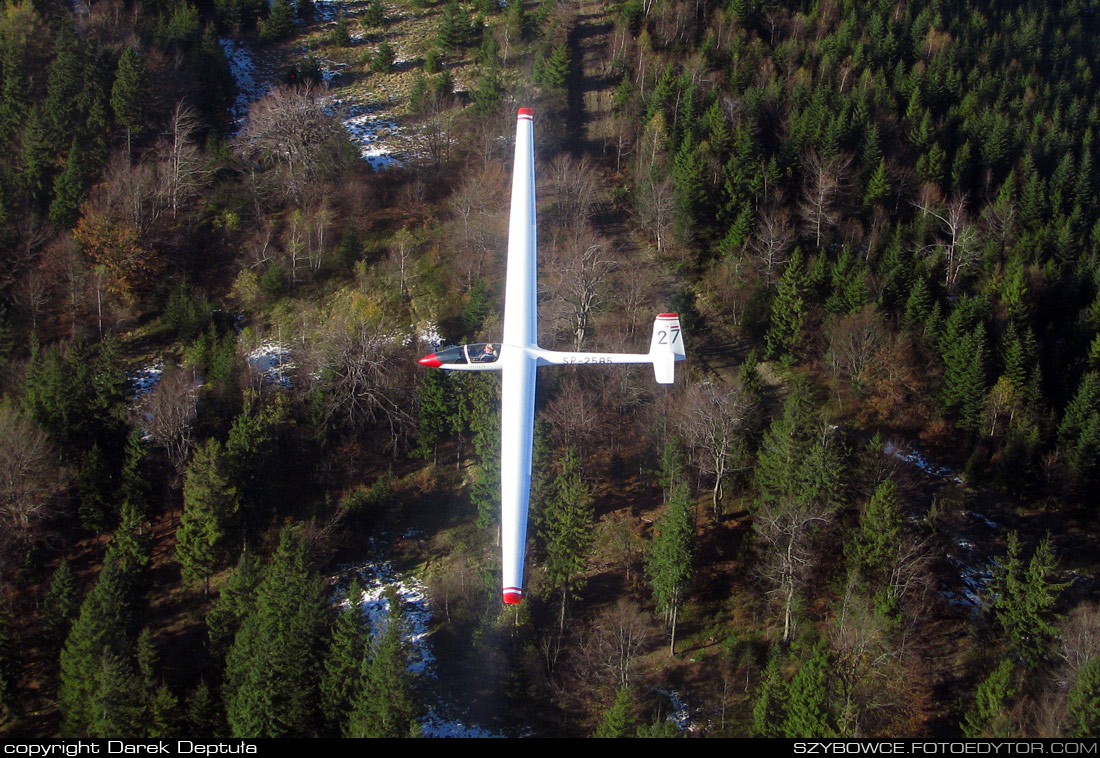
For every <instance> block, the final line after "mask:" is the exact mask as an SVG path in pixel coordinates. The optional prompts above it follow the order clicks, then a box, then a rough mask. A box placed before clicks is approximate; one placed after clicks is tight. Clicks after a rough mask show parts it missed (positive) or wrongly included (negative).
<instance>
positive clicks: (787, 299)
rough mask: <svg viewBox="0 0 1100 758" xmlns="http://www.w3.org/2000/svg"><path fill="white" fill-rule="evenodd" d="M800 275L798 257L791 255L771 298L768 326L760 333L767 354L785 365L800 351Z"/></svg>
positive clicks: (802, 308) (802, 285) (802, 288)
mask: <svg viewBox="0 0 1100 758" xmlns="http://www.w3.org/2000/svg"><path fill="white" fill-rule="evenodd" d="M804 276H805V275H804V274H803V272H802V256H801V255H799V254H795V256H794V257H792V258H791V260H790V262H789V263H787V266H786V268H784V269H783V276H781V277H780V278H779V284H778V285H777V286H776V290H775V299H774V300H773V301H772V311H771V322H770V326H769V327H768V333H767V334H766V335H765V336H764V341H765V343H767V346H768V357H769V358H778V359H780V360H782V361H783V362H785V363H788V364H789V363H795V362H797V360H798V358H799V356H800V354H801V348H802V339H803V335H802V330H803V322H804V321H805V309H806V305H805V300H804V298H803V293H804V292H805V288H806V284H805V281H804Z"/></svg>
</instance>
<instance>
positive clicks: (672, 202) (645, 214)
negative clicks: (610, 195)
mask: <svg viewBox="0 0 1100 758" xmlns="http://www.w3.org/2000/svg"><path fill="white" fill-rule="evenodd" d="M635 206H636V208H637V212H638V222H639V225H640V226H641V227H642V228H643V229H648V230H649V231H650V233H651V234H652V235H653V244H654V246H655V247H656V248H657V252H658V253H659V252H661V251H662V250H663V249H664V243H665V239H666V238H667V237H668V231H669V229H670V228H671V227H672V213H673V211H674V210H675V208H676V197H675V194H674V193H673V191H672V179H671V178H670V177H668V176H664V177H661V178H660V179H650V178H646V179H645V180H644V181H642V182H641V183H640V184H639V185H638V187H637V189H636V190H635Z"/></svg>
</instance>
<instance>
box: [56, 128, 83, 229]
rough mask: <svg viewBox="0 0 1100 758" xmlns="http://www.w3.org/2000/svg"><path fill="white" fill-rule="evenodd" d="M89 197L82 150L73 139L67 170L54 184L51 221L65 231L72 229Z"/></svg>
mask: <svg viewBox="0 0 1100 758" xmlns="http://www.w3.org/2000/svg"><path fill="white" fill-rule="evenodd" d="M86 195H87V187H86V182H85V171H84V164H83V161H82V160H81V148H80V145H79V144H78V143H77V141H76V137H73V141H72V144H71V145H70V146H69V157H68V159H67V160H66V161H65V170H64V171H62V172H61V173H60V174H58V175H57V178H56V179H54V183H53V202H51V203H50V220H51V221H53V222H54V223H55V224H57V225H58V226H60V227H61V228H63V229H71V228H73V226H75V225H76V222H77V219H78V218H80V204H81V203H82V202H84V197H85V196H86Z"/></svg>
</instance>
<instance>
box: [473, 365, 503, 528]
mask: <svg viewBox="0 0 1100 758" xmlns="http://www.w3.org/2000/svg"><path fill="white" fill-rule="evenodd" d="M475 378H476V379H482V377H481V376H478V377H475ZM467 386H468V387H470V388H471V392H470V394H471V399H472V401H473V402H472V403H471V405H472V409H471V415H470V429H471V430H472V431H473V433H474V452H475V453H476V454H477V457H478V461H479V464H480V465H479V466H478V478H477V479H476V480H475V481H474V484H473V487H472V488H471V493H470V499H471V500H473V501H474V504H475V505H476V506H477V525H478V527H480V528H482V529H484V528H486V527H488V526H490V525H492V524H494V523H496V521H497V519H499V518H500V380H499V379H497V378H496V372H492V373H491V374H490V376H489V377H485V379H484V380H483V381H476V382H470V383H467Z"/></svg>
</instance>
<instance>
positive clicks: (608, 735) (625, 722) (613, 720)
mask: <svg viewBox="0 0 1100 758" xmlns="http://www.w3.org/2000/svg"><path fill="white" fill-rule="evenodd" d="M634 721H635V719H634V702H633V700H632V698H631V697H630V688H629V687H625V686H624V687H620V688H619V691H618V693H616V695H615V702H614V703H612V704H611V707H610V708H608V709H607V713H605V714H604V717H603V720H602V721H600V724H599V726H597V727H596V731H595V733H594V734H593V735H592V736H593V737H597V738H601V739H615V738H619V737H630V736H632V735H633V734H634V730H635V725H634Z"/></svg>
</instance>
